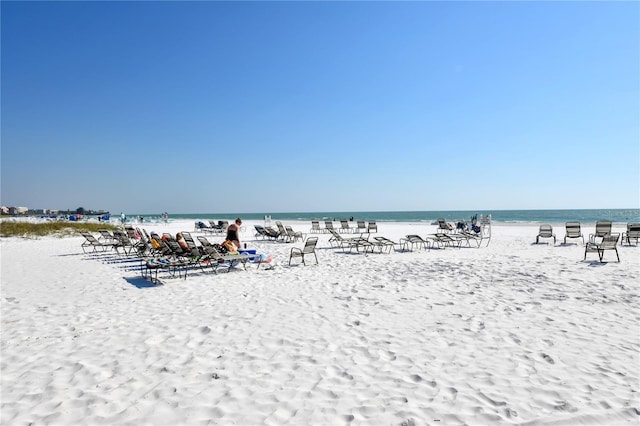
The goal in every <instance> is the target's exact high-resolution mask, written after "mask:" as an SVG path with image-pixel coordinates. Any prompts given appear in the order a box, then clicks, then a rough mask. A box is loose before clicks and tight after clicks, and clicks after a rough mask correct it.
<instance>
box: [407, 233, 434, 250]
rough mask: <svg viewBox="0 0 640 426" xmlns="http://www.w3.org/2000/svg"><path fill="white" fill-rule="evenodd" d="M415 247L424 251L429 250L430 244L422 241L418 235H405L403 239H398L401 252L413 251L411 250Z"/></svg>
mask: <svg viewBox="0 0 640 426" xmlns="http://www.w3.org/2000/svg"><path fill="white" fill-rule="evenodd" d="M416 246H418V247H422V248H424V249H431V244H430V242H429V241H427V240H425V239H423V238H422V237H421V236H420V235H407V236H406V237H405V238H401V239H400V247H401V249H402V251H407V250H409V251H413V248H414V247H416Z"/></svg>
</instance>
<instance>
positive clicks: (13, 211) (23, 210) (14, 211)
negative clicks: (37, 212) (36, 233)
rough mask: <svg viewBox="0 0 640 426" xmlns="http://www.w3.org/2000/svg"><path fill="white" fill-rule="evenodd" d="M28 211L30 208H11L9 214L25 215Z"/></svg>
mask: <svg viewBox="0 0 640 426" xmlns="http://www.w3.org/2000/svg"><path fill="white" fill-rule="evenodd" d="M28 211H29V208H28V207H9V214H25V213H26V212H28Z"/></svg>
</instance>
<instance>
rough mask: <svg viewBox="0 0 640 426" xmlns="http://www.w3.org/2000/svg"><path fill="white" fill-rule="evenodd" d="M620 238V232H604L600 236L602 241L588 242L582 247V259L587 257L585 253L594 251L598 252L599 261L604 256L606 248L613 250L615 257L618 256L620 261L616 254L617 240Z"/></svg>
mask: <svg viewBox="0 0 640 426" xmlns="http://www.w3.org/2000/svg"><path fill="white" fill-rule="evenodd" d="M619 239H620V233H618V232H613V233H609V234H606V235H605V236H603V237H602V241H601V242H599V243H592V242H588V243H587V244H586V245H585V248H584V260H586V259H587V253H591V252H596V253H598V258H599V259H600V262H601V263H603V262H602V259H603V258H604V252H605V251H606V250H614V251H615V252H616V257H617V258H618V262H620V256H619V255H618V248H617V247H616V246H617V245H618V240H619Z"/></svg>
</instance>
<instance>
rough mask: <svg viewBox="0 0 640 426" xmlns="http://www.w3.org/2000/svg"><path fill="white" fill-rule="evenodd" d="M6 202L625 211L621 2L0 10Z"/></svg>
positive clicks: (636, 103)
mask: <svg viewBox="0 0 640 426" xmlns="http://www.w3.org/2000/svg"><path fill="white" fill-rule="evenodd" d="M0 7H1V19H2V21H1V24H2V29H1V31H2V34H1V35H2V63H1V67H2V69H1V71H2V73H1V83H2V104H1V106H2V141H1V143H2V151H1V154H2V158H1V161H2V171H1V177H2V182H1V191H2V192H1V200H0V201H1V203H2V205H7V206H26V207H30V208H54V209H75V208H77V207H84V208H91V209H105V210H110V211H112V212H120V211H125V212H130V213H159V212H163V211H168V212H171V213H223V212H247V213H261V212H265V213H268V212H287V211H303V212H304V211H371V210H455V209H461V210H474V209H483V210H491V209H495V210H500V209H561V208H629V207H639V206H640V4H639V3H637V2H235V3H232V2H7V1H3V2H2V3H1V5H0Z"/></svg>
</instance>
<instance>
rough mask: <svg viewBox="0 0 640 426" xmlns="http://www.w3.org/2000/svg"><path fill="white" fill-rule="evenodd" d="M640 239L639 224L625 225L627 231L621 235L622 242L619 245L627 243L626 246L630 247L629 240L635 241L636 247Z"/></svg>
mask: <svg viewBox="0 0 640 426" xmlns="http://www.w3.org/2000/svg"><path fill="white" fill-rule="evenodd" d="M639 239H640V223H627V231H626V232H623V233H622V241H621V242H620V244H622V243H624V241H625V240H626V241H627V244H628V245H631V240H636V245H638V240H639Z"/></svg>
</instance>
